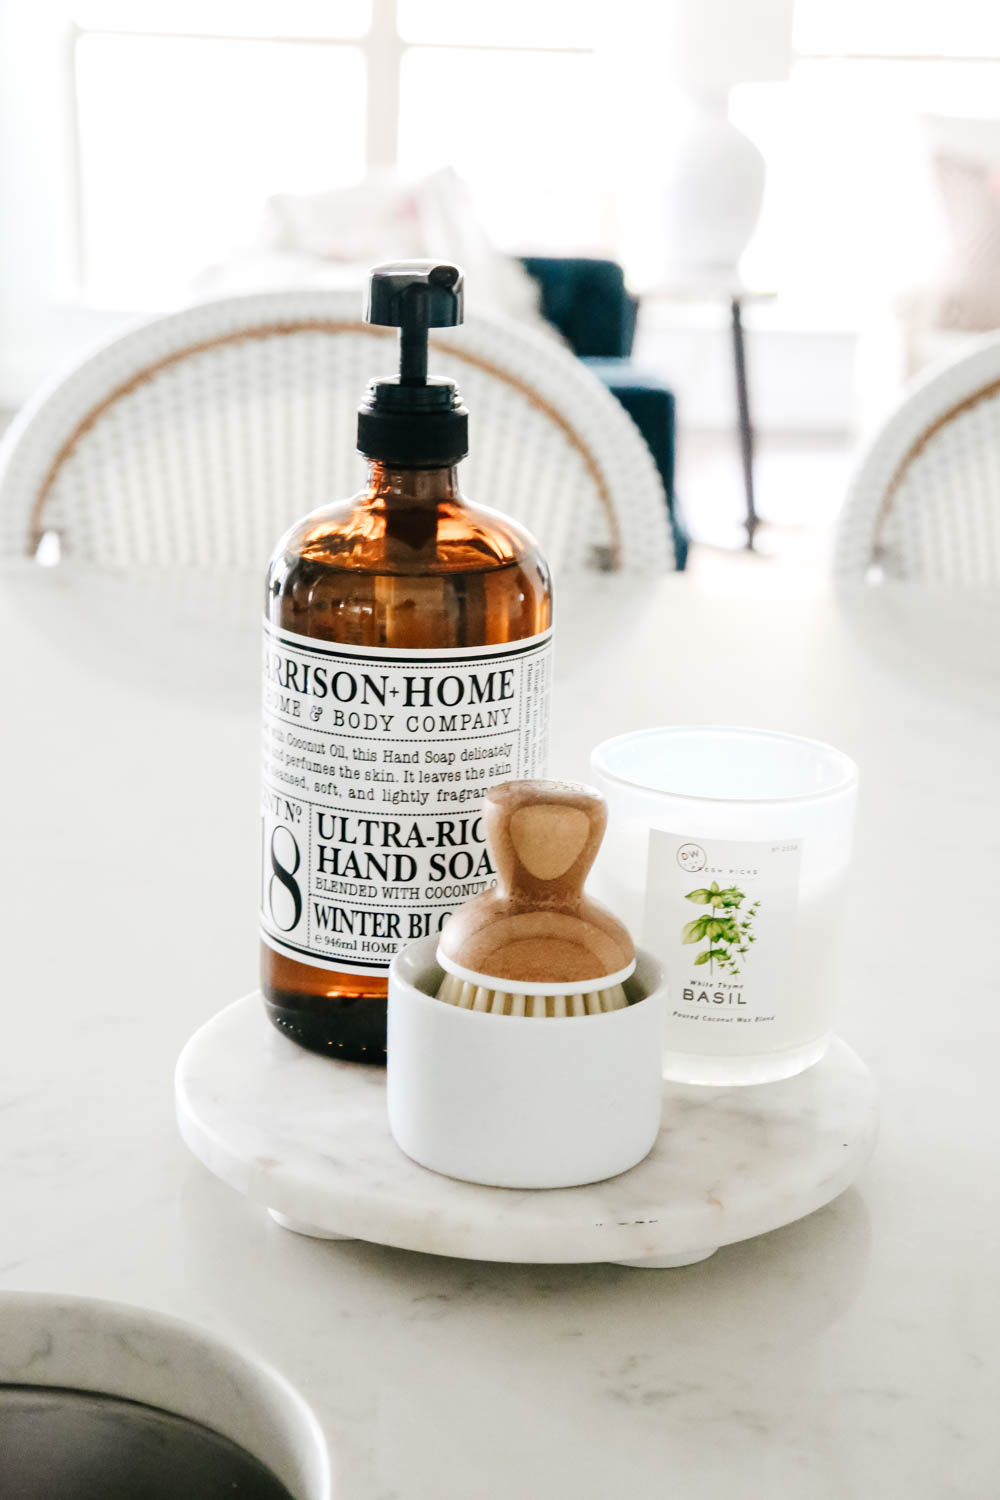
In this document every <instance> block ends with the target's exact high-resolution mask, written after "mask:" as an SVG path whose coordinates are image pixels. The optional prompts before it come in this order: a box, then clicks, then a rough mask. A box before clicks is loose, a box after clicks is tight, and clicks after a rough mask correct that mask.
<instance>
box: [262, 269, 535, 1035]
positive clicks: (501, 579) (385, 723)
mask: <svg viewBox="0 0 1000 1500" xmlns="http://www.w3.org/2000/svg"><path fill="white" fill-rule="evenodd" d="M366 320H367V321H368V322H369V323H374V324H381V325H383V326H390V327H398V328H399V329H400V370H399V375H398V376H396V377H393V378H391V379H384V380H376V381H373V382H372V383H371V384H370V386H369V388H368V393H367V397H366V399H365V401H364V402H363V404H362V406H361V408H360V410H359V413H358V448H359V451H360V452H361V453H362V454H363V455H364V456H365V458H367V459H368V461H369V476H368V484H367V487H366V488H365V489H364V491H363V492H362V493H361V494H359V495H357V496H355V497H354V498H353V499H351V500H347V501H345V502H343V503H341V504H337V505H331V506H329V507H326V508H324V509H322V510H319V511H315V512H314V513H313V514H312V515H310V516H307V517H306V518H305V519H304V520H303V521H300V522H298V523H297V524H296V525H295V526H293V527H292V529H291V531H289V532H288V533H287V535H286V536H284V537H283V538H282V540H281V541H280V542H279V543H278V546H277V548H276V549H275V552H274V555H273V557H272V559H271V563H270V567H269V569H268V576H267V600H266V605H265V622H264V669H263V670H264V747H263V748H264V769H263V792H262V806H261V860H262V864H261V882H260V904H261V934H262V937H263V948H262V988H263V990H264V995H265V1000H266V1004H267V1011H268V1014H269V1016H270V1017H271V1020H272V1021H273V1022H274V1024H275V1025H276V1026H278V1027H279V1028H280V1030H282V1031H283V1032H284V1033H285V1034H286V1035H287V1036H289V1037H291V1038H292V1039H293V1040H295V1041H297V1042H299V1043H300V1044H301V1045H302V1046H305V1047H309V1048H311V1049H313V1050H314V1051H319V1052H325V1053H327V1054H329V1055H331V1056H334V1057H339V1058H345V1059H353V1060H357V1061H371V1062H382V1061H384V1058H385V1016H386V987H387V974H388V968H389V963H390V960H391V959H392V957H393V954H394V953H395V952H396V951H397V949H399V948H401V947H402V946H403V945H404V944H406V943H408V942H410V941H412V940H413V939H415V938H419V937H425V936H429V935H431V934H433V933H436V932H437V931H439V929H440V928H441V926H442V924H443V922H444V921H445V920H446V918H447V917H448V916H449V915H450V913H451V912H452V911H454V909H455V908H456V907H457V906H459V905H461V903H462V902H463V901H465V900H466V899H467V898H468V897H469V896H471V895H474V894H475V893H476V892H478V891H482V890H486V889H487V888H488V887H489V886H490V885H491V884H492V883H493V880H494V871H493V867H492V864H491V861H490V856H489V852H488V850H487V846H486V837H485V830H484V827H483V821H482V817H481V805H482V800H483V795H484V793H485V792H486V790H487V788H489V787H491V786H494V785H496V784H497V783H498V782H502V781H511V780H519V779H524V778H534V777H540V776H543V775H544V774H545V760H546V753H547V744H548V694H549V668H550V643H551V630H550V626H551V617H552V594H551V586H550V581H549V572H548V568H547V566H546V563H545V560H544V559H543V558H542V556H541V554H540V553H539V551H538V548H537V546H536V545H535V543H534V542H533V541H532V539H531V537H529V536H528V535H527V534H526V533H525V532H524V531H523V530H522V528H521V527H520V526H518V525H516V524H515V523H514V522H513V521H511V520H509V519H508V518H507V517H505V516H502V515H499V514H497V513H496V512H495V511H489V510H484V509H479V508H477V507H476V506H474V505H471V504H469V503H468V502H467V501H466V500H465V499H464V498H463V496H462V495H461V493H460V492H459V489H458V481H457V472H456V465H457V464H458V462H459V460H460V459H462V458H464V457H465V455H466V453H467V452H468V414H467V412H466V410H465V408H464V407H463V405H462V403H461V398H460V396H459V394H458V391H457V389H456V388H455V386H454V385H453V384H452V383H451V382H450V381H448V380H441V379H437V378H434V377H429V376H428V374H427V330H428V328H439V327H449V326H452V325H454V324H457V323H460V322H461V321H462V274H461V272H460V271H459V270H458V268H457V267H455V266H449V265H438V264H436V263H435V262H434V261H404V262H400V263H398V264H394V265H386V266H380V267H377V268H376V269H375V270H374V271H373V272H372V275H371V280H370V285H369V303H368V310H367V314H366Z"/></svg>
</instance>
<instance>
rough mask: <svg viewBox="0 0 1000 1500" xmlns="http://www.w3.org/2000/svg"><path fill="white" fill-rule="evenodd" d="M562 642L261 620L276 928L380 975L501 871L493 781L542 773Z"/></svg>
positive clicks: (264, 830) (266, 878)
mask: <svg viewBox="0 0 1000 1500" xmlns="http://www.w3.org/2000/svg"><path fill="white" fill-rule="evenodd" d="M551 650H552V633H551V631H545V632H544V633H543V634H542V635H536V636H530V637H529V638H528V639H527V640H522V641H511V642H509V643H507V644H504V645H500V646H475V647H471V648H469V649H467V650H447V651H390V650H384V649H383V650H378V649H368V648H365V647H358V646H344V645H339V644H337V643H335V642H330V641H319V640H314V639H312V638H311V637H309V636H302V635H293V634H292V633H290V632H289V631H287V630H281V629H278V628H276V627H274V626H272V625H271V624H270V623H269V622H267V621H265V625H264V768H263V792H262V804H261V814H262V816H261V841H262V842H261V853H262V872H261V890H260V902H261V930H262V934H263V937H264V940H265V942H267V943H269V944H270V945H271V947H272V948H274V949H276V950H277V952H279V953H284V954H287V955H288V956H289V957H290V958H294V959H297V960H298V961H299V962H300V963H307V964H313V965H315V966H317V967H319V968H325V969H334V970H337V971H339V972H341V973H349V974H368V975H371V976H381V975H383V974H384V973H385V972H386V970H387V969H388V966H389V961H390V959H391V958H392V956H393V954H394V953H395V952H396V950H397V949H398V948H401V947H403V946H404V945H405V944H406V943H408V942H410V941H412V940H413V939H414V938H419V937H426V936H429V935H430V934H431V933H434V932H437V931H438V930H439V928H440V927H441V925H442V924H443V922H444V920H445V918H446V917H448V916H449V915H450V914H451V912H453V911H454V910H455V908H456V907H457V906H460V905H461V903H462V902H463V901H465V900H466V899H467V898H468V897H469V896H473V895H476V894H477V893H478V892H480V891H484V890H486V889H487V887H489V886H491V885H493V884H494V883H495V875H494V870H493V866H492V864H491V863H490V858H489V854H488V852H487V849H486V839H485V834H484V831H483V822H482V818H481V816H480V809H481V804H482V800H483V794H484V792H485V791H486V790H487V789H488V788H489V787H491V786H495V785H496V784H497V783H498V782H501V781H511V780H515V779H521V778H522V777H536V776H544V775H545V760H546V755H547V750H548V727H549V724H548V709H549V676H550V666H551Z"/></svg>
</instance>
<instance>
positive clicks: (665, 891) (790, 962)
mask: <svg viewBox="0 0 1000 1500" xmlns="http://www.w3.org/2000/svg"><path fill="white" fill-rule="evenodd" d="M801 856H802V840H801V839H780V840H777V841H771V840H768V841H754V842H743V841H739V842H737V841H734V840H727V839H712V838H701V837H695V836H690V837H684V836H682V835H679V834H674V833H666V832H664V831H662V830H661V829H655V828H654V829H652V830H651V831H650V835H649V864H648V869H647V875H646V912H645V925H644V936H643V940H644V942H645V944H646V946H647V947H648V948H651V949H652V950H653V951H654V952H655V953H657V954H658V955H659V957H660V958H661V959H662V961H663V964H664V966H665V968H666V973H667V980H668V983H669V987H670V994H669V1006H668V1015H669V1017H670V1020H671V1023H672V1026H673V1029H674V1036H675V1038H676V1039H677V1041H678V1045H681V1044H682V1039H683V1036H684V1034H685V1032H686V1030H687V1028H688V1027H690V1032H691V1040H692V1045H691V1047H690V1050H692V1051H698V1050H699V1049H700V1048H702V1047H705V1048H706V1050H707V1048H708V1045H709V1044H708V1039H707V1036H706V1037H705V1040H704V1041H700V1042H697V1043H695V1041H694V1038H695V1036H696V1035H697V1034H700V1033H701V1031H702V1028H707V1027H711V1029H712V1032H713V1037H714V1039H713V1041H712V1043H711V1048H712V1050H721V1051H725V1052H728V1051H730V1050H734V1051H735V1050H739V1051H750V1052H756V1051H763V1050H766V1048H767V1047H768V1046H769V1045H771V1038H772V1034H773V1033H775V1032H778V1033H780V1032H783V1031H784V1029H785V1026H787V1017H786V1016H785V1011H786V1009H787V1002H788V996H789V990H790V986H791V979H792V975H793V973H794V972H795V969H796V946H797V917H798V898H799V867H800V864H801ZM682 1023H684V1024H683V1025H682ZM678 1027H680V1028H681V1030H680V1036H678V1035H677V1028H678ZM749 1033H752V1034H753V1039H751V1040H748V1034H749ZM737 1034H738V1035H737ZM758 1041H759V1045H758Z"/></svg>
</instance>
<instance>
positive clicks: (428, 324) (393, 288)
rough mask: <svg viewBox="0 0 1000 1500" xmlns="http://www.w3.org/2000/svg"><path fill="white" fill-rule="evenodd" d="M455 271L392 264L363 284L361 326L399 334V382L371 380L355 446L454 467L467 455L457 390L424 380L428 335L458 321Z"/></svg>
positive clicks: (459, 291) (381, 455) (427, 263)
mask: <svg viewBox="0 0 1000 1500" xmlns="http://www.w3.org/2000/svg"><path fill="white" fill-rule="evenodd" d="M463 290H464V288H463V277H462V272H461V271H460V270H459V268H458V266H451V265H445V264H441V263H439V262H438V261H433V260H400V261H390V262H389V263H388V264H386V265H382V266H376V267H375V268H374V270H373V271H372V272H371V274H370V276H369V280H368V300H367V304H366V307H365V321H366V322H367V323H375V324H378V325H380V326H381V327H384V328H398V329H399V375H398V376H397V377H396V378H395V379H393V380H375V381H372V383H371V385H370V386H369V388H368V399H367V400H366V402H365V404H364V405H363V406H362V407H361V410H360V412H359V414H358V447H359V449H360V451H361V452H362V453H364V454H365V455H366V456H367V457H369V458H377V459H385V460H392V461H394V462H398V463H414V464H418V465H419V464H430V463H440V462H454V461H455V460H456V459H457V458H461V457H464V455H465V453H466V452H467V451H468V436H467V426H468V414H467V413H466V411H465V408H464V407H463V406H462V404H461V400H460V398H459V395H458V392H457V390H456V389H455V386H454V385H453V384H452V383H451V382H450V381H446V380H435V379H433V378H429V377H428V374H427V331H428V329H429V328H453V327H455V326H456V324H458V323H461V321H462V311H463V300H464V298H463Z"/></svg>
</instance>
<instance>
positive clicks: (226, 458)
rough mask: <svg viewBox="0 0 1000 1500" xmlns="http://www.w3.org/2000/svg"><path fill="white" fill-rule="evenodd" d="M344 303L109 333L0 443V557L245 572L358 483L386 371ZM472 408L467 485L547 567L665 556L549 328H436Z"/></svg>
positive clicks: (650, 492) (653, 560)
mask: <svg viewBox="0 0 1000 1500" xmlns="http://www.w3.org/2000/svg"><path fill="white" fill-rule="evenodd" d="M394 337H395V335H394V330H392V329H385V328H373V327H370V326H367V325H365V324H363V323H362V322H361V321H360V318H359V312H358V298H357V297H356V296H355V295H352V294H348V293H342V292H334V291H322V290H309V291H289V292H274V293H261V294H255V295H252V296H244V297H234V298H228V299H225V300H222V301H216V302H210V303H203V304H199V305H196V306H193V307H189V308H186V309H184V310H183V311H181V312H177V313H172V314H169V315H167V316H165V317H160V318H157V319H155V320H153V321H151V322H147V323H144V324H143V325H142V326H140V327H138V328H135V329H132V330H130V331H128V332H126V333H125V334H123V335H121V336H119V337H117V338H115V339H114V340H113V341H112V342H110V343H109V344H107V345H105V346H104V347H103V348H102V349H100V350H98V351H97V352H96V353H95V354H93V355H91V356H90V357H89V358H88V359H86V360H85V361H84V362H83V363H82V364H80V365H79V366H77V367H76V368H75V369H74V370H73V371H72V372H71V373H70V374H68V375H67V376H65V377H63V378H62V379H61V380H59V381H58V382H57V383H56V384H54V385H52V386H50V387H49V388H48V389H46V390H45V391H43V392H42V393H41V394H40V395H39V396H38V397H36V398H35V400H34V401H33V402H31V403H30V404H29V406H28V407H27V408H26V409H25V410H24V411H23V412H22V413H21V414H20V415H19V417H18V418H17V419H16V420H15V422H14V424H13V425H12V427H11V429H10V431H9V432H8V434H7V436H6V438H5V440H4V443H3V445H2V449H0V555H7V556H11V555H20V556H24V555H25V554H27V555H32V554H33V553H34V551H35V549H36V547H37V545H38V542H39V540H40V538H41V537H42V535H44V534H45V533H46V532H51V531H54V532H56V533H57V534H58V536H59V538H60V550H61V555H62V556H65V557H67V558H78V559H81V560H85V561H86V562H88V563H90V564H93V565H96V566H100V567H106V568H111V569H118V570H125V569H128V568H130V567H138V566H148V567H154V568H178V569H215V570H243V571H250V570H254V571H259V570H260V569H261V568H262V567H263V565H264V563H265V560H266V558H267V556H268V554H269V553H270V551H271V549H272V547H273V546H274V543H275V542H276V540H277V539H278V537H279V536H280V535H281V534H282V532H283V531H284V530H285V529H286V528H287V527H288V526H289V525H291V524H292V522H293V521H294V520H296V519H297V518H298V517H299V516H302V515H304V514H306V513H308V512H309V511H311V510H314V509H316V508H317V507H318V506H320V505H323V504H326V503H328V502H329V501H330V500H331V499H337V498H339V497H346V496H348V495H350V494H352V493H353V492H354V491H356V490H357V489H358V488H359V487H360V483H361V480H362V477H363V472H364V468H363V462H362V460H361V459H360V458H359V457H358V455H357V454H356V452H355V447H354V444H355V420H356V418H355V413H356V408H357V403H358V400H359V397H360V395H361V393H362V392H363V391H364V389H365V386H366V383H367V381H368V380H369V379H370V378H371V377H372V376H374V375H381V374H384V373H388V372H390V371H391V370H392V369H393V367H394V363H395V348H394ZM431 342H432V345H433V360H432V368H433V369H436V370H438V371H440V372H442V373H448V374H452V375H453V376H454V377H455V379H456V380H457V381H458V384H459V387H460V389H461V391H462V394H463V396H464V398H465V400H466V403H467V405H468V407H469V410H470V413H471V417H470V428H471V442H472V454H471V455H470V458H469V459H468V461H467V462H466V464H464V465H463V470H462V479H463V486H464V488H465V489H467V491H468V493H469V495H470V496H472V497H473V498H474V499H475V500H476V501H477V502H478V503H480V504H485V505H490V506H494V507H496V508H497V509H499V510H503V511H506V512H507V513H508V514H510V515H513V516H514V517H516V518H517V519H519V520H521V521H522V522H524V524H526V525H527V526H528V527H529V529H530V530H531V531H532V532H533V533H534V534H535V536H536V537H537V538H538V540H539V542H540V543H541V545H542V548H543V550H544V551H545V553H546V555H547V556H548V557H549V559H550V562H551V563H552V566H553V567H554V569H556V570H557V571H559V572H564V573H565V572H568V571H576V570H582V569H584V568H586V567H588V566H594V565H595V563H596V565H598V566H601V565H603V566H605V567H610V568H615V569H627V570H632V571H636V572H647V573H656V572H663V571H665V570H667V569H669V568H671V567H673V565H674V559H673V547H672V542H671V539H670V533H669V525H668V518H667V510H666V503H665V498H664V493H663V486H662V484H661V481H660V478H659V474H658V472H657V470H656V467H655V464H654V463H653V460H652V457H651V455H650V453H649V451H648V449H647V447H646V445H645V443H644V442H643V440H642V438H641V436H640V435H639V433H638V431H637V429H636V428H635V427H634V426H633V424H632V422H631V421H630V419H629V418H628V416H627V415H626V414H625V412H624V411H623V409H622V408H621V407H620V406H619V404H618V402H617V401H615V399H614V398H613V397H612V396H611V395H610V394H609V392H608V391H607V390H606V389H605V388H604V387H603V386H602V385H601V384H600V382H599V381H598V380H597V379H596V378H595V377H594V376H593V375H592V374H591V373H590V371H588V370H587V369H586V367H585V366H584V365H582V364H581V363H580V361H579V360H577V359H575V358H574V357H573V355H571V354H570V353H569V352H567V351H566V350H565V349H564V348H563V347H561V345H560V344H559V343H558V342H557V341H556V340H555V339H550V338H548V337H546V336H545V335H544V334H540V333H536V332H534V331H533V330H530V329H524V328H522V327H521V326H520V325H512V324H506V323H499V322H492V321H485V320H483V319H481V318H477V319H474V320H471V321H470V322H469V323H468V324H466V325H465V326H464V327H463V328H460V329H454V330H447V331H445V332H444V333H436V334H434V335H432V340H431Z"/></svg>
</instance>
